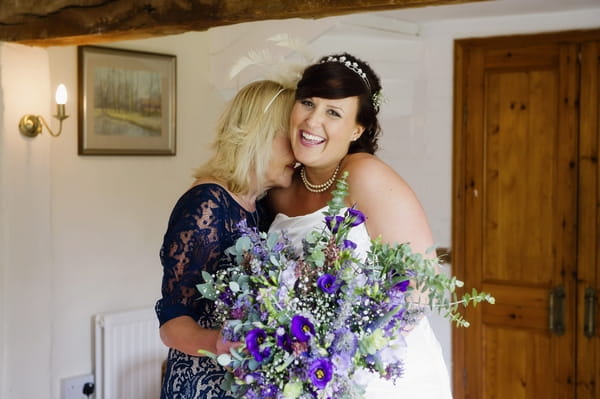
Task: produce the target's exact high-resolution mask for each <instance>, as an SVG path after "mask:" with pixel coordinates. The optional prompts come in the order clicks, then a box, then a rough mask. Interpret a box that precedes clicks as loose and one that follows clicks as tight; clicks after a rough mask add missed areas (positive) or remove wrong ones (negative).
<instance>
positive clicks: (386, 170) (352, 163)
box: [342, 153, 412, 199]
mask: <svg viewBox="0 0 600 399" xmlns="http://www.w3.org/2000/svg"><path fill="white" fill-rule="evenodd" d="M342 166H343V170H345V171H348V183H349V185H350V193H351V195H352V196H353V197H354V196H357V197H361V193H363V195H364V193H372V194H374V193H383V192H387V191H389V190H392V191H394V192H396V194H400V193H402V192H406V194H410V193H412V190H411V189H410V187H409V185H408V184H407V182H406V181H405V180H404V179H403V178H402V176H400V175H399V174H398V173H397V172H396V171H395V170H394V169H393V168H392V167H391V166H389V165H388V164H387V163H385V162H384V161H382V160H381V159H380V158H378V157H376V156H375V155H371V154H366V153H359V154H350V155H348V156H347V157H346V159H345V160H344V164H343V165H342ZM357 199H358V198H357Z"/></svg>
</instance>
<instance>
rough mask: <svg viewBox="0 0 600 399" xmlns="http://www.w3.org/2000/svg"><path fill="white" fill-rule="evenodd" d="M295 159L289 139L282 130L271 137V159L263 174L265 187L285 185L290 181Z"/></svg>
mask: <svg viewBox="0 0 600 399" xmlns="http://www.w3.org/2000/svg"><path fill="white" fill-rule="evenodd" d="M295 164H296V159H295V158H294V154H293V153H292V148H291V147H290V140H289V138H288V136H287V135H286V134H284V133H283V132H282V133H281V134H277V135H276V136H275V138H274V139H273V143H272V147H271V159H270V160H269V165H268V167H267V172H266V176H265V183H266V189H269V188H272V187H287V186H289V185H290V184H291V183H292V175H293V174H294V165H295Z"/></svg>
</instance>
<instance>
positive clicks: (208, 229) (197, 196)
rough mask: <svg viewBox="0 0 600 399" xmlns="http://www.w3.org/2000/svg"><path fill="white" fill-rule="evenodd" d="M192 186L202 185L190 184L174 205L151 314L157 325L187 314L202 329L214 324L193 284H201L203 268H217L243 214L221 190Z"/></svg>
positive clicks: (207, 303) (205, 302)
mask: <svg viewBox="0 0 600 399" xmlns="http://www.w3.org/2000/svg"><path fill="white" fill-rule="evenodd" d="M196 187H201V188H192V189H191V190H190V191H188V192H187V193H186V194H184V195H183V196H182V197H181V198H180V200H179V201H178V203H177V204H176V205H175V208H174V209H173V212H172V214H171V217H170V219H169V225H168V228H167V232H166V233H165V236H164V240H163V245H162V248H161V251H160V258H161V262H162V265H163V281H162V298H161V299H159V300H158V302H157V303H156V313H157V316H158V319H159V321H160V324H161V325H162V324H164V323H165V322H166V321H168V320H170V319H172V318H174V317H178V316H184V315H187V316H190V317H192V318H193V319H194V320H196V321H198V322H199V324H201V325H202V326H203V327H206V328H214V327H215V326H214V325H213V322H212V302H210V301H207V300H204V299H201V298H200V295H199V293H198V290H197V289H196V285H197V284H199V283H201V282H203V279H202V271H207V272H209V273H211V274H213V273H214V272H215V271H216V270H217V268H218V267H219V263H220V260H221V259H222V257H223V253H224V250H225V249H226V248H227V247H229V246H231V245H232V244H233V242H234V230H235V225H236V224H237V222H238V221H239V220H241V218H242V217H244V216H245V215H244V214H243V212H241V210H240V209H241V208H239V207H237V206H236V207H235V208H236V211H235V212H232V205H233V204H232V201H230V198H229V197H225V196H224V195H223V191H224V190H223V189H222V188H220V189H215V188H214V187H213V188H207V187H203V186H196ZM216 187H218V186H216Z"/></svg>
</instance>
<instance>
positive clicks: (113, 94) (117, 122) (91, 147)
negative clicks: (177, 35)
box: [77, 46, 177, 155]
mask: <svg viewBox="0 0 600 399" xmlns="http://www.w3.org/2000/svg"><path fill="white" fill-rule="evenodd" d="M77 53H78V54H77V62H78V82H79V90H78V96H79V133H78V152H79V155H175V154H176V147H175V144H176V132H175V128H176V124H175V121H176V98H177V97H176V77H177V76H176V74H177V72H176V57H175V56H174V55H168V54H158V53H151V52H143V51H133V50H124V49H117V48H109V47H99V46H79V47H78V51H77Z"/></svg>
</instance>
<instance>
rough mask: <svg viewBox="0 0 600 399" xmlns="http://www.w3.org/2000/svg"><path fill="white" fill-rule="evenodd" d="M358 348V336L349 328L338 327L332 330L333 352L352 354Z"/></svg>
mask: <svg viewBox="0 0 600 399" xmlns="http://www.w3.org/2000/svg"><path fill="white" fill-rule="evenodd" d="M357 349H358V338H357V337H356V335H355V334H354V333H353V332H352V331H351V330H350V329H349V328H340V329H339V330H336V331H335V332H334V338H333V342H332V344H331V350H332V351H333V352H335V353H343V354H347V355H349V356H350V357H352V356H354V354H355V353H356V350H357Z"/></svg>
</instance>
